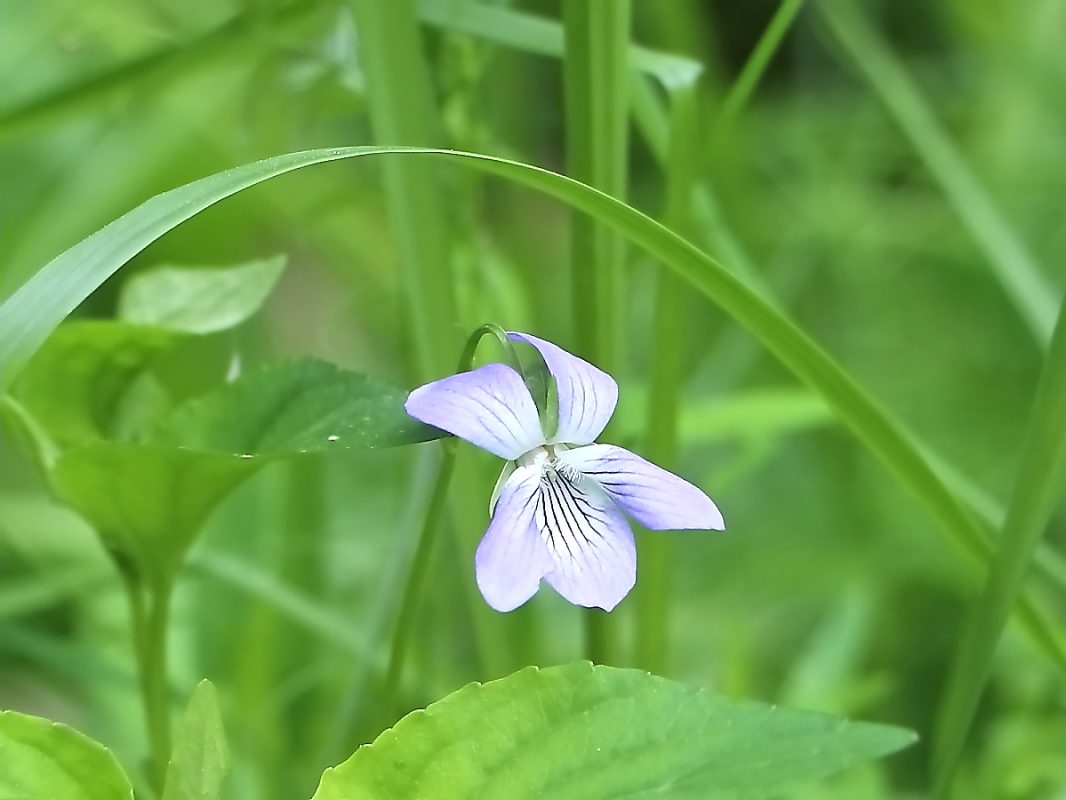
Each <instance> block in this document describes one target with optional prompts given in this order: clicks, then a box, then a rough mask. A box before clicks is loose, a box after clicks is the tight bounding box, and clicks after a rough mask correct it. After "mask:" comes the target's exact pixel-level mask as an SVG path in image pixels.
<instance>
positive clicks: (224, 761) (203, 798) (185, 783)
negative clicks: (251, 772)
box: [163, 680, 229, 800]
mask: <svg viewBox="0 0 1066 800" xmlns="http://www.w3.org/2000/svg"><path fill="white" fill-rule="evenodd" d="M228 772H229V748H228V747H227V746H226V737H225V734H224V733H223V730H222V714H221V713H220V712H219V710H218V696H217V695H216V694H215V687H214V686H213V685H212V683H211V681H208V680H204V681H200V683H199V685H198V686H197V687H196V689H195V690H194V691H193V694H192V699H191V700H190V701H189V707H188V709H187V710H186V711H185V718H184V719H183V720H182V723H181V728H180V729H179V731H178V737H177V739H176V741H175V742H174V752H173V754H172V755H171V757H170V764H169V766H167V777H166V782H165V783H164V786H163V800H216V798H217V797H218V792H219V789H221V788H222V781H223V779H224V778H225V777H226V773H228Z"/></svg>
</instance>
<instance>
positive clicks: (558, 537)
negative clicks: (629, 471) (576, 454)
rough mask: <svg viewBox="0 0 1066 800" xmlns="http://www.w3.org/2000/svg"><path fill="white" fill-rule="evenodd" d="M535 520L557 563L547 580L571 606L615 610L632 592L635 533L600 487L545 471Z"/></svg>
mask: <svg viewBox="0 0 1066 800" xmlns="http://www.w3.org/2000/svg"><path fill="white" fill-rule="evenodd" d="M534 518H535V520H536V525H537V528H538V529H539V530H540V534H541V537H542V538H543V540H544V542H545V544H547V546H548V551H549V552H550V553H551V558H552V566H551V568H550V569H549V570H548V571H547V572H546V573H545V575H544V579H545V580H546V581H548V583H550V584H551V585H552V587H553V588H554V589H555V591H557V592H558V593H559V594H561V595H562V596H563V597H565V598H566V599H567V600H569V601H570V602H571V603H574V604H575V605H579V606H587V607H590V608H592V607H598V608H602V609H604V610H605V611H610V610H611V609H612V608H614V607H615V606H616V605H618V604H619V603H620V602H621V601H622V598H623V597H625V596H626V595H627V594H628V593H629V590H630V589H632V588H633V584H634V583H635V582H636V579H637V552H636V547H635V545H634V543H633V532H632V531H631V530H630V528H629V523H628V522H626V520H625V517H623V516H622V514H621V513H620V512H619V511H618V509H617V508H616V507H615V505H614V503H613V502H612V501H611V499H610V498H609V497H607V495H606V494H604V492H603V490H602V489H600V488H599V487H598V486H597V485H596V484H595V483H593V482H592V481H590V480H589V479H587V478H584V477H583V476H580V475H570V476H566V475H564V474H562V473H560V472H555V471H554V470H548V471H546V472H545V474H544V476H543V477H542V478H541V481H540V490H539V491H538V493H537V502H536V512H535V517H534Z"/></svg>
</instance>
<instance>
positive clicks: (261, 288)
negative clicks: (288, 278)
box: [118, 255, 288, 334]
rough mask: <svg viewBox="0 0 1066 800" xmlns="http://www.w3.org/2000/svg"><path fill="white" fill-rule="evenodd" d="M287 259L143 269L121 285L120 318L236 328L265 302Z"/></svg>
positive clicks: (195, 329)
mask: <svg viewBox="0 0 1066 800" xmlns="http://www.w3.org/2000/svg"><path fill="white" fill-rule="evenodd" d="M287 260H288V257H287V256H285V255H279V256H275V257H274V258H269V259H265V260H262V261H250V262H248V263H247V264H240V265H238V266H233V267H210V268H205V267H199V268H197V267H178V266H165V267H159V268H157V269H153V270H150V271H148V272H142V273H140V274H137V275H134V276H133V277H132V278H130V279H129V280H128V281H126V283H125V284H123V286H122V294H121V295H120V296H119V304H118V316H119V319H122V320H125V321H126V322H130V323H133V324H136V325H152V326H155V327H157V328H163V329H165V330H170V331H181V332H182V333H193V334H207V333H215V332H217V331H223V330H227V329H229V328H233V327H236V326H237V325H240V324H241V323H242V322H244V321H245V320H246V319H248V318H249V317H251V316H252V315H253V314H254V313H255V312H256V311H258V310H259V308H260V307H261V306H262V305H263V303H264V302H265V301H266V298H267V296H268V295H269V294H270V292H271V291H272V290H273V289H274V286H275V284H276V283H277V282H278V279H279V278H280V277H281V273H282V272H283V271H284V269H285V264H286V262H287Z"/></svg>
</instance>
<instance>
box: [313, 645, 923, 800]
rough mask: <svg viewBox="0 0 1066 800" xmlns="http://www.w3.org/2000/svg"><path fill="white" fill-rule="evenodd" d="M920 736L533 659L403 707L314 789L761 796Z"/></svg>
mask: <svg viewBox="0 0 1066 800" xmlns="http://www.w3.org/2000/svg"><path fill="white" fill-rule="evenodd" d="M914 739H915V736H914V734H913V733H911V732H910V731H906V730H903V729H901V728H893V727H888V726H885V725H872V724H867V723H853V722H847V721H845V720H842V719H840V718H837V717H830V716H824V715H821V714H815V713H811V712H805V711H791V710H789V709H784V708H778V707H775V706H766V705H761V704H758V703H741V702H737V701H734V700H728V699H726V698H724V697H720V696H718V695H714V694H710V693H708V692H704V691H701V690H699V689H696V688H694V687H690V686H686V685H684V684H681V683H676V682H674V681H669V680H666V679H665V678H659V677H655V676H653V675H649V674H648V673H646V672H641V671H638V670H629V669H615V668H613V667H602V666H596V667H594V666H592V665H591V664H588V663H577V664H568V665H565V666H561V667H551V668H549V669H544V670H538V669H537V668H535V667H530V668H528V669H524V670H522V671H520V672H517V673H515V674H513V675H510V676H508V677H506V678H503V679H501V680H498V681H492V682H490V683H486V684H471V685H469V686H466V687H465V688H463V689H460V690H459V691H457V692H455V693H454V694H452V695H449V696H448V697H446V698H444V699H443V700H441V701H440V702H438V703H434V704H433V705H431V706H429V708H427V709H426V710H425V711H416V712H414V713H413V714H409V715H408V716H406V717H404V718H403V719H402V720H400V721H399V722H398V723H397V724H396V726H395V727H394V728H392V729H390V730H387V731H385V733H383V734H381V736H379V737H378V738H377V740H376V741H375V742H374V743H373V744H371V745H367V746H365V747H362V748H360V749H359V750H357V751H356V753H355V754H354V755H353V756H352V757H351V758H350V759H348V760H347V761H345V762H344V763H343V764H341V765H340V766H338V767H335V768H333V769H329V770H326V772H325V774H324V775H323V776H322V782H321V784H320V785H319V788H318V791H317V792H316V793H315V796H314V800H415V798H429V797H431V798H433V799H434V800H451V798H455V800H466V799H467V798H471V797H480V798H484V799H485V800H522V799H523V798H530V799H532V798H542V797H550V798H552V800H607V799H608V798H623V797H624V798H636V797H656V798H664V800H665V798H673V799H677V800H680V798H692V800H696V798H700V799H701V800H702V799H703V798H758V797H766V796H767V795H769V794H771V793H773V792H777V791H779V790H781V789H782V788H783V787H786V786H788V785H790V784H794V783H799V782H803V781H810V780H813V779H815V778H819V777H822V776H825V775H829V774H831V773H833V772H837V771H839V770H841V769H844V768H845V767H847V766H849V765H851V764H854V763H856V762H859V761H863V760H865V759H870V758H876V757H878V756H883V755H886V754H888V753H891V752H894V751H896V750H899V749H901V748H903V747H906V746H907V745H909V744H911V743H912V742H913V741H914Z"/></svg>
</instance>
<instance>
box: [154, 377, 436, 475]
mask: <svg viewBox="0 0 1066 800" xmlns="http://www.w3.org/2000/svg"><path fill="white" fill-rule="evenodd" d="M406 400H407V392H406V391H404V390H403V389H399V388H397V387H395V386H393V385H392V384H390V383H387V382H385V381H382V380H380V379H378V378H372V377H369V376H367V375H360V374H357V373H354V372H345V371H343V370H340V369H337V367H335V366H333V365H332V364H329V363H326V362H324V361H314V360H312V359H303V360H300V361H293V362H289V363H285V364H281V365H278V366H273V367H269V368H267V369H264V370H261V371H259V372H255V373H252V374H249V375H246V376H244V377H242V378H240V379H239V380H237V381H235V382H233V383H231V384H227V385H226V386H223V387H221V388H219V389H216V390H215V391H213V392H209V393H208V394H206V395H204V396H202V397H200V398H198V399H196V400H193V401H191V402H189V403H188V404H186V405H185V406H183V407H182V408H179V409H178V410H177V411H176V412H175V413H174V415H173V416H172V417H171V419H170V420H169V422H168V423H167V425H166V427H165V428H164V430H163V431H162V432H161V433H160V435H159V439H158V441H160V442H167V443H170V444H177V445H180V446H182V447H188V448H192V449H195V450H203V451H208V452H223V453H233V454H238V455H260V456H286V455H295V454H298V453H314V452H322V451H326V450H341V449H345V450H347V449H355V450H369V449H374V448H381V447H397V446H400V445H406V444H415V443H418V442H426V441H430V440H432V439H439V438H440V437H442V436H445V435H447V434H445V433H444V432H443V431H441V430H438V429H437V428H433V427H430V426H429V425H425V424H423V423H421V422H419V421H417V420H415V419H412V418H411V417H409V416H408V415H407V412H406V411H404V407H403V405H404V402H405V401H406Z"/></svg>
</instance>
